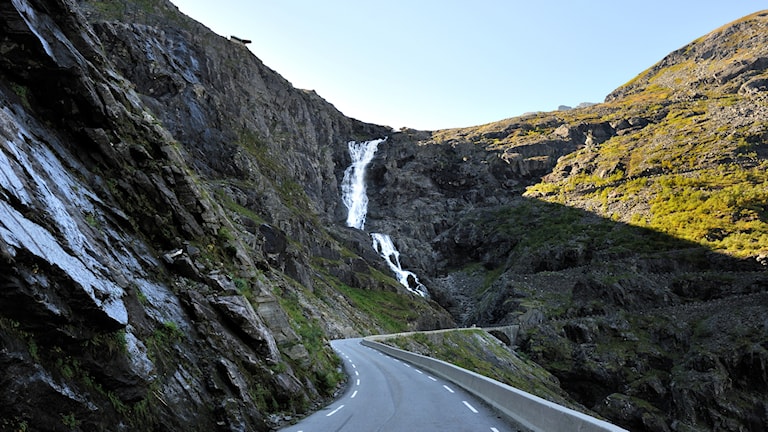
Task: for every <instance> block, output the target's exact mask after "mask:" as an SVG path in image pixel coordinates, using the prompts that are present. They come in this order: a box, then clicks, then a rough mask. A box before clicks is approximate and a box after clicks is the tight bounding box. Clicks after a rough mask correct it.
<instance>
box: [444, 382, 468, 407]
mask: <svg viewBox="0 0 768 432" xmlns="http://www.w3.org/2000/svg"><path fill="white" fill-rule="evenodd" d="M443 388H444V389H446V390H448V391H449V392H451V393H454V391H453V390H451V388H450V387H448V386H447V385H445V384H443ZM464 403H466V402H464Z"/></svg>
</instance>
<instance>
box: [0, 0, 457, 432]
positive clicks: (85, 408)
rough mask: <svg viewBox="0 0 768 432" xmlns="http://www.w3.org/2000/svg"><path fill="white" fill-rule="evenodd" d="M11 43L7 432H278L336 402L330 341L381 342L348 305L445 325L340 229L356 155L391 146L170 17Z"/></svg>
mask: <svg viewBox="0 0 768 432" xmlns="http://www.w3.org/2000/svg"><path fill="white" fill-rule="evenodd" d="M142 5H143V6H144V7H146V9H141V7H142ZM126 8H134V9H131V10H130V11H127V10H126ZM125 12H132V13H125ZM84 13H86V14H88V16H89V19H90V21H89V20H88V19H86V17H85V15H84ZM110 14H112V15H110ZM115 14H116V15H117V16H120V17H122V18H123V19H131V22H125V21H119V20H114V19H111V18H114V15H115ZM0 28H2V34H3V40H2V42H1V44H2V53H3V54H2V56H1V57H0V101H2V103H1V104H0V107H1V111H0V125H1V126H2V127H0V133H2V140H1V141H2V143H0V172H1V173H2V174H0V268H1V271H0V286H1V287H2V289H1V290H0V364H2V368H0V370H2V372H0V382H1V383H2V387H3V391H2V393H1V394H0V399H1V400H2V403H0V407H1V408H0V429H2V430H160V429H162V430H207V431H208V430H268V429H269V428H270V427H271V426H273V425H275V424H276V423H278V422H279V421H280V420H281V418H282V416H285V415H295V414H296V413H302V412H305V411H306V410H307V409H308V408H311V407H312V405H313V404H315V403H317V402H318V401H320V400H322V399H323V398H325V397H328V396H330V395H331V394H332V393H333V391H334V390H335V389H336V385H337V383H338V382H339V380H340V378H341V377H340V375H339V373H338V371H337V370H336V365H337V360H336V358H335V356H333V355H332V353H331V351H330V349H329V348H328V346H327V344H326V343H325V340H326V337H328V336H334V337H339V336H344V335H355V334H360V333H368V332H378V331H387V330H391V326H392V324H391V322H392V319H393V318H392V317H387V318H388V320H385V319H384V318H383V317H381V316H376V315H372V314H371V313H370V312H364V311H362V310H361V309H360V308H359V307H356V306H360V303H361V302H363V301H364V299H363V300H358V302H357V303H355V302H354V301H353V300H351V299H352V298H355V297H354V296H358V298H359V296H360V295H361V294H362V293H365V292H369V293H375V294H376V296H377V299H378V300H380V301H381V302H382V303H383V304H386V303H387V302H390V303H392V304H397V305H398V306H399V307H400V309H399V310H400V311H401V312H400V313H401V315H394V317H395V320H396V323H397V324H396V325H397V328H398V329H403V330H404V329H408V328H432V327H438V326H448V325H452V320H451V318H450V317H449V316H448V314H447V313H445V312H444V311H442V309H441V308H440V307H439V306H437V305H436V304H435V303H432V302H429V301H427V300H423V299H419V298H415V297H413V296H409V295H403V294H405V292H404V291H405V290H404V289H401V288H399V285H398V283H397V282H396V281H394V280H393V279H392V278H391V277H389V276H388V275H387V274H385V273H382V271H381V270H384V266H383V265H382V264H381V263H380V262H379V261H380V260H378V259H377V257H375V254H374V253H373V252H372V251H370V244H369V240H368V239H367V238H366V237H365V234H363V233H360V232H356V231H354V230H348V229H346V228H333V227H334V223H335V222H336V220H339V219H342V218H341V215H340V213H343V210H341V209H339V208H338V207H339V204H340V198H339V196H338V193H337V190H338V187H337V185H338V181H337V179H338V178H340V177H341V173H342V172H343V170H344V168H345V165H346V164H348V162H349V157H348V156H347V155H346V153H345V149H346V142H347V141H348V140H352V139H371V138H377V137H379V136H381V135H382V134H383V133H385V132H386V130H385V129H384V128H381V127H378V126H374V125H367V124H363V123H360V122H357V121H354V120H351V119H348V118H345V117H344V116H342V115H341V114H340V113H339V112H338V111H337V110H335V109H334V108H333V107H332V106H331V105H330V104H328V103H327V102H325V101H324V100H322V99H321V98H320V97H319V96H317V95H316V94H314V93H312V92H303V91H299V90H296V89H293V88H292V87H291V86H290V84H289V83H287V82H286V81H285V80H284V79H282V78H281V77H280V76H279V75H277V74H276V73H274V72H273V71H271V70H269V69H268V68H266V67H265V66H264V65H263V64H261V63H260V62H259V61H258V60H257V59H256V58H255V57H254V56H253V55H251V54H250V53H249V52H248V51H247V50H245V49H243V48H242V46H238V45H235V44H233V43H231V42H229V41H227V40H225V39H223V38H220V37H218V36H215V35H213V34H211V33H210V32H209V31H207V30H206V29H205V28H203V27H201V26H200V25H199V24H197V23H194V22H192V21H190V20H188V19H187V18H186V17H184V16H182V15H181V14H179V13H178V10H176V9H175V8H174V7H173V6H172V5H171V4H170V3H167V2H154V3H153V4H151V5H144V4H143V3H136V4H133V3H131V4H128V3H126V2H92V3H89V2H82V3H79V4H75V3H74V2H72V1H69V0H57V1H47V0H46V1H39V0H14V1H12V2H7V3H4V4H3V5H2V6H0ZM329 227H330V228H329ZM352 249H358V250H359V254H358V253H355V252H354V251H353V250H352ZM339 287H340V288H343V289H345V291H343V292H341V291H337V288H339ZM372 295H373V294H372ZM392 313H393V314H396V313H397V312H392ZM276 413H279V414H280V416H276V415H275V414H276Z"/></svg>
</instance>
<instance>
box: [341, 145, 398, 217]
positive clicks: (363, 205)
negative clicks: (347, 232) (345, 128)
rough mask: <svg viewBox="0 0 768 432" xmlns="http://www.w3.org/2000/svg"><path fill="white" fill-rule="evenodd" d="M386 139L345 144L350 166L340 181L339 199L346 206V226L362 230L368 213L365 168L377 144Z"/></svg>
mask: <svg viewBox="0 0 768 432" xmlns="http://www.w3.org/2000/svg"><path fill="white" fill-rule="evenodd" d="M386 140H387V139H386V138H382V139H377V140H373V141H365V142H361V143H359V142H355V141H350V142H348V143H347V147H348V148H349V156H350V157H351V158H352V164H351V165H350V166H349V167H348V168H347V169H346V170H345V171H344V179H343V180H342V181H341V199H342V200H343V201H344V205H345V206H347V209H349V212H348V213H347V226H350V227H353V228H357V229H359V230H362V229H363V228H364V227H365V214H366V213H367V212H368V195H367V194H366V193H365V167H366V166H367V165H368V164H369V163H370V162H371V160H373V155H374V154H375V153H376V150H377V149H378V147H379V144H381V143H382V142H384V141H386Z"/></svg>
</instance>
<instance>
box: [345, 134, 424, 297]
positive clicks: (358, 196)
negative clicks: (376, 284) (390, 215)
mask: <svg viewBox="0 0 768 432" xmlns="http://www.w3.org/2000/svg"><path fill="white" fill-rule="evenodd" d="M386 140H387V139H386V138H383V139H377V140H372V141H365V142H361V143H358V142H355V141H350V142H349V143H348V147H349V155H350V157H351V158H352V164H351V165H350V166H349V167H348V168H347V169H346V171H344V179H343V180H342V182H341V195H342V196H341V199H342V201H343V202H344V205H345V206H346V207H347V209H348V210H349V212H348V213H347V226H350V227H353V228H357V229H359V230H362V229H363V228H364V227H365V215H366V213H367V212H368V195H367V194H366V191H365V168H366V167H367V166H368V164H369V163H370V162H371V160H373V156H374V154H376V150H377V149H378V146H379V144H381V143H382V142H384V141H386ZM371 238H372V239H373V249H374V250H375V251H376V252H378V254H379V255H381V257H382V258H384V259H385V260H386V261H387V265H389V268H390V269H391V270H392V272H393V273H395V275H397V280H398V281H399V282H400V283H401V284H402V285H403V286H405V287H406V288H407V289H408V290H409V291H411V292H413V293H415V294H418V295H420V296H422V297H428V296H429V293H428V291H427V287H425V286H424V285H423V284H422V283H421V282H419V279H418V278H417V277H416V275H415V274H414V273H412V272H410V271H408V270H404V269H403V267H402V266H401V265H400V252H398V251H397V249H396V248H395V244H394V243H393V242H392V238H390V237H389V235H387V234H382V233H371Z"/></svg>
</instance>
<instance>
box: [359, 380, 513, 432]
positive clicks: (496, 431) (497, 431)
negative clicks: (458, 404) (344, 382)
mask: <svg viewBox="0 0 768 432" xmlns="http://www.w3.org/2000/svg"><path fill="white" fill-rule="evenodd" d="M355 396H357V390H355V392H354V393H352V396H350V397H349V398H350V399H354V398H355ZM496 432H498V431H496Z"/></svg>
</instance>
